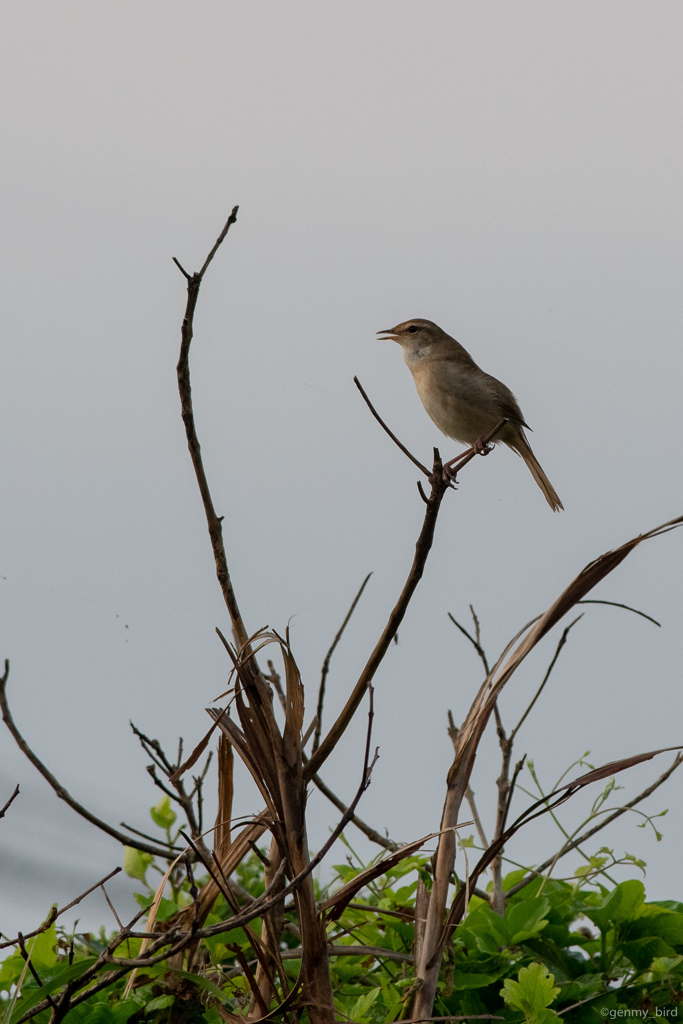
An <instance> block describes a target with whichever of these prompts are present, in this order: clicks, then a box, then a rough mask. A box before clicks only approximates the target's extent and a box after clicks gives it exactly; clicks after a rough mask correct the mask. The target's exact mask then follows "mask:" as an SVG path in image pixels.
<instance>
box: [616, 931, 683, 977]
mask: <svg viewBox="0 0 683 1024" xmlns="http://www.w3.org/2000/svg"><path fill="white" fill-rule="evenodd" d="M620 948H621V951H622V953H623V954H624V956H627V957H628V958H629V960H630V961H631V963H632V964H633V966H634V967H635V968H637V970H639V971H646V970H647V969H648V967H649V966H650V964H651V963H652V961H653V960H654V958H655V957H656V956H659V957H661V956H675V955H676V950H675V949H672V948H671V946H668V945H667V944H666V942H664V940H663V939H660V937H659V935H650V936H648V937H647V938H644V939H636V940H635V942H622V943H621V947H620Z"/></svg>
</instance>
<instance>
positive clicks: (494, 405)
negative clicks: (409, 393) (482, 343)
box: [377, 319, 564, 512]
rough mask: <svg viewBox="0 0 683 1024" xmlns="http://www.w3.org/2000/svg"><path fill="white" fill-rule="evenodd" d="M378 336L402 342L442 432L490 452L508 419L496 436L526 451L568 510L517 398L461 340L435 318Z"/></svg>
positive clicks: (448, 468) (547, 488)
mask: <svg viewBox="0 0 683 1024" xmlns="http://www.w3.org/2000/svg"><path fill="white" fill-rule="evenodd" d="M377 334H378V335H380V334H381V335H383V340H389V341H396V342H398V344H399V345H400V346H401V348H402V349H403V358H404V360H405V362H406V364H407V366H408V369H409V370H410V372H411V373H412V375H413V380H414V381H415V387H416V388H417V393H418V395H419V396H420V398H421V400H422V404H423V406H424V407H425V409H426V411H427V413H428V414H429V416H430V417H431V419H432V420H433V422H434V423H435V424H436V426H437V427H438V428H439V430H440V431H441V432H442V433H443V434H445V435H446V436H447V437H450V438H453V440H455V441H459V442H460V443H461V444H466V445H469V446H470V451H474V452H476V453H477V454H479V455H487V454H488V452H489V451H491V446H490V445H488V444H487V443H486V441H485V439H486V437H487V435H488V434H490V433H491V431H492V430H494V429H495V427H496V425H497V424H498V423H500V421H501V420H502V419H505V420H507V422H506V423H505V424H504V425H503V426H502V427H501V429H500V430H499V431H498V432H497V433H496V435H495V436H494V438H493V439H492V440H493V441H494V443H495V444H500V443H501V442H502V443H503V444H506V445H507V446H508V448H512V450H513V452H516V453H517V454H518V455H521V457H522V458H523V459H524V461H525V462H526V464H527V466H528V467H529V470H530V471H531V475H532V476H533V478H534V480H535V481H536V483H537V484H538V486H539V487H540V488H541V490H542V491H543V494H544V496H545V499H546V501H547V502H548V504H549V505H550V507H551V509H552V510H553V512H559V510H560V509H563V508H564V505H563V504H562V502H561V501H560V499H559V497H558V495H557V492H556V491H555V488H554V487H553V485H552V484H551V483H550V480H549V479H548V477H547V476H546V475H545V473H544V472H543V470H542V469H541V466H540V465H539V462H538V460H537V458H536V456H535V455H534V453H533V452H532V450H531V445H530V444H529V442H528V440H527V437H526V434H525V433H524V428H525V427H526V428H527V429H528V430H530V429H531V428H530V427H529V424H528V423H525V421H524V417H523V415H522V410H521V409H520V407H519V404H518V402H517V399H516V398H515V396H514V395H513V393H512V392H511V391H510V389H509V388H508V387H506V385H505V384H503V383H502V381H499V380H496V378H495V377H491V376H490V374H488V373H485V372H484V370H482V369H480V367H479V366H477V364H476V363H475V361H474V359H472V356H471V355H470V354H469V352H468V351H467V350H466V349H465V348H463V346H462V345H461V344H460V342H458V341H456V340H455V338H451V336H450V335H449V334H446V332H445V331H442V330H441V328H440V327H438V326H437V325H436V324H435V323H433V322H432V321H431V320H419V319H418V320H406V321H405V322H404V323H402V324H397V325H396V327H392V328H390V329H389V330H386V331H378V332H377ZM463 454H468V453H467V452H465V453H462V454H461V455H459V456H457V457H456V458H455V459H451V461H450V462H447V463H446V464H445V466H444V473H445V476H446V478H448V477H449V476H450V478H451V479H452V478H453V477H454V475H455V471H456V470H453V468H452V467H453V465H454V464H455V463H457V462H459V460H460V459H461V458H462V455H463Z"/></svg>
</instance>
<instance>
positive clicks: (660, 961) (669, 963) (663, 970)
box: [650, 955, 683, 974]
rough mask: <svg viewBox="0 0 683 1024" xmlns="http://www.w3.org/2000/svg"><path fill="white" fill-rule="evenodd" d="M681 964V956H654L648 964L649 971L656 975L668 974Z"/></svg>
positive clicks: (682, 959)
mask: <svg viewBox="0 0 683 1024" xmlns="http://www.w3.org/2000/svg"><path fill="white" fill-rule="evenodd" d="M682 962H683V956H680V955H679V956H656V957H655V958H654V960H653V961H652V963H651V964H650V970H651V971H656V972H657V974H670V973H671V971H673V970H675V969H676V968H677V967H679V966H680V964H681V963H682Z"/></svg>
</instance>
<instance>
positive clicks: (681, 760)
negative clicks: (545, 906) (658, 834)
mask: <svg viewBox="0 0 683 1024" xmlns="http://www.w3.org/2000/svg"><path fill="white" fill-rule="evenodd" d="M681 764H683V754H677V755H676V757H675V758H674V760H673V761H672V763H671V764H670V765H669V767H668V768H667V769H666V771H664V772H662V774H661V775H660V776H659V778H657V779H655V781H654V782H653V783H652V785H651V786H648V787H647V788H646V789H644V790H643V791H642V793H639V794H638V796H636V797H634V798H633V800H629V802H628V803H626V804H623V805H622V806H621V807H618V808H617V809H616V810H615V811H614V812H613V813H612V814H610V815H609V817H607V818H605V819H604V820H603V821H601V822H599V823H598V824H597V825H594V826H593V828H590V829H588V830H587V831H586V832H584V833H583V834H582V835H580V836H578V837H577V838H576V839H573V840H572V841H571V842H570V843H566V844H565V846H563V847H561V848H560V850H559V851H558V853H555V854H553V856H552V857H548V859H547V860H545V861H543V863H542V864H539V865H538V866H537V867H535V868H534V869H533V870H532V871H530V872H529V874H528V875H527V876H526V877H525V878H522V879H521V881H519V882H517V883H516V885H513V886H512V887H511V888H510V889H508V891H507V893H506V895H507V897H508V899H509V898H510V897H511V896H514V895H515V893H518V892H520V891H521V890H522V889H524V888H525V886H527V885H529V883H530V882H533V880H534V879H535V878H538V877H539V875H542V874H543V872H544V871H546V870H547V869H548V868H549V867H550V866H551V864H554V863H555V862H556V861H558V860H559V859H560V858H561V857H565V856H566V855H567V854H568V853H571V852H572V850H575V849H576V847H577V846H580V845H581V844H582V843H585V842H586V841H587V840H588V839H591V838H592V837H593V836H594V835H595V834H596V833H597V832H600V831H601V830H602V829H603V828H606V827H607V825H611V824H612V822H613V821H615V820H616V819H617V818H620V817H621V815H622V814H626V812H627V811H630V810H631V809H632V808H633V807H635V806H636V804H639V803H640V802H641V801H642V800H646V799H647V797H649V796H651V795H652V794H653V793H654V791H655V790H656V789H659V787H660V786H661V785H662V783H664V782H666V780H667V779H668V778H669V776H671V775H673V773H674V772H675V771H676V769H677V768H678V767H679V765H681Z"/></svg>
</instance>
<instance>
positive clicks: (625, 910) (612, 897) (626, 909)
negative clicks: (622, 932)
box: [585, 878, 645, 932]
mask: <svg viewBox="0 0 683 1024" xmlns="http://www.w3.org/2000/svg"><path fill="white" fill-rule="evenodd" d="M644 902H645V886H644V885H643V883H642V882H641V881H640V880H639V879H637V878H632V879H629V880H628V881H626V882H620V883H619V885H618V886H617V887H616V889H613V890H612V892H610V893H608V894H607V896H606V897H605V898H604V900H603V901H602V903H601V904H600V906H599V907H596V908H595V909H590V910H589V909H587V910H586V911H585V913H586V916H587V917H589V918H590V919H591V921H593V923H594V924H596V925H597V926H598V928H599V929H600V931H603V932H604V931H607V929H608V928H609V927H610V925H611V924H617V923H619V922H621V921H631V920H633V919H634V918H636V917H638V916H639V912H640V909H641V907H642V906H643V903H644Z"/></svg>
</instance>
